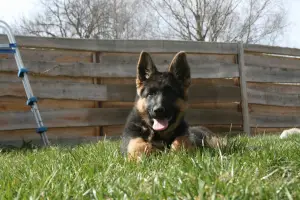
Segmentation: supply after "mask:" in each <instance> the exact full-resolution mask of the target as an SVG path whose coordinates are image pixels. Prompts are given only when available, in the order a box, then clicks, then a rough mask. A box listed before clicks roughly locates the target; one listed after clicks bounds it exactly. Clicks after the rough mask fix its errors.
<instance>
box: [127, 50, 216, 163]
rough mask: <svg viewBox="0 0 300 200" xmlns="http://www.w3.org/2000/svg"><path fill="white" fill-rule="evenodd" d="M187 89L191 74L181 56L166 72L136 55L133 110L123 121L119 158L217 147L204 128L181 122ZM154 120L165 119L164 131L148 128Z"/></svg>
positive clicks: (177, 57)
mask: <svg viewBox="0 0 300 200" xmlns="http://www.w3.org/2000/svg"><path fill="white" fill-rule="evenodd" d="M190 85H191V73H190V67H189V65H188V62H187V57H186V53H185V52H179V53H177V54H176V55H175V56H174V58H173V60H172V62H171V64H170V66H169V68H168V70H167V71H166V72H159V71H158V70H157V68H156V66H155V64H154V62H153V60H152V58H151V56H150V55H149V54H148V53H146V52H142V53H141V54H140V58H139V61H138V65H137V78H136V89H137V96H136V101H135V106H134V107H133V109H132V111H131V113H130V114H129V116H128V118H127V122H126V125H125V128H124V131H123V136H122V143H121V151H122V153H123V155H126V156H128V157H129V158H133V159H138V158H140V157H141V156H142V155H150V154H151V153H154V152H157V151H160V150H165V149H167V150H168V149H171V150H175V151H176V150H180V149H187V150H190V149H194V148H195V147H200V146H213V147H214V146H217V145H218V141H219V140H218V139H217V137H216V135H215V134H214V133H212V132H211V131H210V130H208V129H206V128H205V127H200V126H198V127H189V125H188V123H187V122H186V121H185V119H184V116H185V112H186V109H187V108H188V89H189V87H190ZM158 111H159V112H158ZM156 118H157V119H158V118H162V119H168V122H169V126H168V128H167V129H165V130H162V131H155V130H154V129H153V128H152V125H153V119H156Z"/></svg>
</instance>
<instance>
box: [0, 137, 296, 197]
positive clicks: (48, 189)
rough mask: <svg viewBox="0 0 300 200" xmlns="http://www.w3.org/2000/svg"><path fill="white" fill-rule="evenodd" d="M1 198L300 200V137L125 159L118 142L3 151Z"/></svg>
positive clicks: (235, 141) (253, 140) (240, 140)
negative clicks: (142, 158)
mask: <svg viewBox="0 0 300 200" xmlns="http://www.w3.org/2000/svg"><path fill="white" fill-rule="evenodd" d="M0 163H1V165H0V199H167V198H168V199H300V180H299V178H300V137H299V136H298V137H297V136H294V137H291V138H289V139H286V140H280V139H279V138H278V136H268V137H267V136H265V137H257V138H244V137H237V138H234V139H230V145H229V146H228V147H227V148H225V149H223V150H221V151H219V150H211V149H210V150H209V149H201V150H199V151H198V152H196V153H190V154H186V153H184V152H177V153H168V154H165V153H164V154H162V155H159V156H156V157H150V158H148V159H145V160H144V161H143V162H141V163H139V164H136V163H132V162H128V161H126V160H124V159H123V157H122V156H121V155H120V153H119V147H118V142H108V141H107V142H99V143H97V144H89V145H81V146H76V147H51V148H47V149H23V150H22V149H19V150H9V151H6V150H5V149H3V150H2V152H1V154H0Z"/></svg>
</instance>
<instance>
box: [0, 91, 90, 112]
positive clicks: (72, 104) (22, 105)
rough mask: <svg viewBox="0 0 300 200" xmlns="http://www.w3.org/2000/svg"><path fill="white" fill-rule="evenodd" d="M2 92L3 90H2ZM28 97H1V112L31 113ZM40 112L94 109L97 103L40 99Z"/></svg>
mask: <svg viewBox="0 0 300 200" xmlns="http://www.w3.org/2000/svg"><path fill="white" fill-rule="evenodd" d="M0 90H1V89H0ZM26 101H27V99H26V97H25V95H24V96H23V97H1V98H0V112H7V111H30V107H29V106H27V105H26ZM38 106H39V110H45V109H48V110H49V109H72V108H94V107H95V101H83V100H67V99H59V100H57V99H41V98H39V99H38Z"/></svg>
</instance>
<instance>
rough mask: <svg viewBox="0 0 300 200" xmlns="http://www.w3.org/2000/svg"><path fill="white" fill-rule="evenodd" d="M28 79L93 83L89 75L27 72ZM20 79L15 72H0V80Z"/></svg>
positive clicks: (16, 80)
mask: <svg viewBox="0 0 300 200" xmlns="http://www.w3.org/2000/svg"><path fill="white" fill-rule="evenodd" d="M28 77H29V80H30V83H31V82H43V83H46V82H47V83H93V78H91V77H66V76H38V75H37V76H36V75H34V74H29V76H28ZM21 81H22V80H21V79H20V78H19V77H18V76H17V73H11V72H0V82H19V83H21Z"/></svg>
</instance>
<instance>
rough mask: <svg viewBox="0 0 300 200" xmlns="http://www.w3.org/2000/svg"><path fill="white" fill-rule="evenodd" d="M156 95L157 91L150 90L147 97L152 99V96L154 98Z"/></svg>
mask: <svg viewBox="0 0 300 200" xmlns="http://www.w3.org/2000/svg"><path fill="white" fill-rule="evenodd" d="M155 94H156V90H150V91H149V92H148V93H147V96H148V97H150V96H153V95H155Z"/></svg>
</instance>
